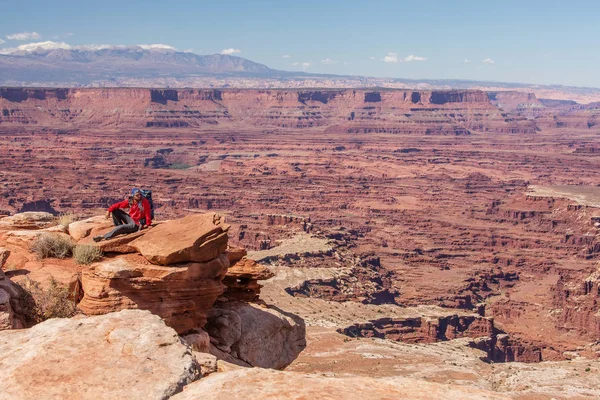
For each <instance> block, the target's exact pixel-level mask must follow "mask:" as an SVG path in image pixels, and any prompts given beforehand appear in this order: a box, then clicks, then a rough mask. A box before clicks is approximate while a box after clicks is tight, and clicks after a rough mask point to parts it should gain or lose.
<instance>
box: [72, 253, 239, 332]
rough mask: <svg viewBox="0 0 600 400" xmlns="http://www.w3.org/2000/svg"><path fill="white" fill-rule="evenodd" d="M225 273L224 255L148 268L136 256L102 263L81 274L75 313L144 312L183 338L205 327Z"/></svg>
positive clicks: (139, 257)
mask: <svg viewBox="0 0 600 400" xmlns="http://www.w3.org/2000/svg"><path fill="white" fill-rule="evenodd" d="M228 267H229V261H228V259H227V256H226V255H225V254H222V255H220V256H217V257H216V258H215V259H213V260H210V261H208V262H204V263H185V264H178V265H174V266H160V265H153V264H150V263H148V261H146V260H145V259H144V258H143V257H141V256H140V255H137V254H130V255H124V256H118V257H115V258H110V259H105V260H103V261H100V262H98V263H95V264H92V265H91V266H90V267H88V268H86V269H84V271H83V274H82V285H83V291H84V293H85V294H84V297H83V300H82V301H81V302H80V303H79V305H78V307H79V309H80V310H81V311H82V312H83V313H84V314H87V315H98V314H106V313H109V312H113V311H119V310H123V309H143V310H150V311H151V312H152V313H154V314H156V315H159V316H160V317H161V318H163V319H164V320H165V323H166V324H167V325H168V326H170V327H172V328H173V329H175V330H176V331H177V332H178V333H186V332H188V331H191V330H193V329H196V328H201V327H202V326H204V324H205V323H206V312H207V311H208V310H209V309H210V307H211V306H212V305H213V303H214V302H215V300H216V299H217V298H218V297H219V296H220V295H221V294H222V293H223V291H224V289H225V286H224V285H223V284H222V283H221V280H222V278H223V276H224V274H225V272H226V271H227V268H228Z"/></svg>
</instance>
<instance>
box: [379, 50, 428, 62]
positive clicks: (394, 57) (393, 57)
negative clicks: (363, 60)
mask: <svg viewBox="0 0 600 400" xmlns="http://www.w3.org/2000/svg"><path fill="white" fill-rule="evenodd" d="M371 59H372V60H373V59H374V57H371ZM425 60H427V58H426V57H421V56H415V55H414V54H411V55H409V56H406V57H404V58H399V57H398V53H393V52H389V53H387V55H386V56H385V57H383V58H382V59H381V61H383V62H386V63H399V62H412V61H425Z"/></svg>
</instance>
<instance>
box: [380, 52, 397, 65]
mask: <svg viewBox="0 0 600 400" xmlns="http://www.w3.org/2000/svg"><path fill="white" fill-rule="evenodd" d="M382 61H383V62H386V63H397V62H398V53H387V56H385V57H383V58H382Z"/></svg>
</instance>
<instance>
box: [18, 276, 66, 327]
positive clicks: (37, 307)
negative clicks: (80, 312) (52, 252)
mask: <svg viewBox="0 0 600 400" xmlns="http://www.w3.org/2000/svg"><path fill="white" fill-rule="evenodd" d="M20 286H21V287H22V288H23V289H24V290H25V292H26V293H27V295H28V296H27V297H28V305H27V307H26V310H25V311H26V318H27V319H28V320H29V321H30V323H32V324H37V323H39V322H42V321H45V320H47V319H50V318H70V317H72V316H73V315H75V313H76V312H77V308H76V304H75V297H76V296H75V293H71V291H70V290H69V288H68V287H67V286H66V285H63V284H61V283H60V282H57V281H56V280H55V279H54V278H50V281H49V283H48V285H47V286H45V287H44V286H43V285H42V284H41V283H40V282H37V281H34V280H32V279H29V278H26V279H25V280H24V281H23V283H21V284H20Z"/></svg>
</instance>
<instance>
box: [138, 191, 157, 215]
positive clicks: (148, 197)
mask: <svg viewBox="0 0 600 400" xmlns="http://www.w3.org/2000/svg"><path fill="white" fill-rule="evenodd" d="M140 192H142V196H144V197H145V198H146V200H148V203H150V218H152V219H153V220H154V202H153V201H152V190H147V189H142V190H140Z"/></svg>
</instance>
